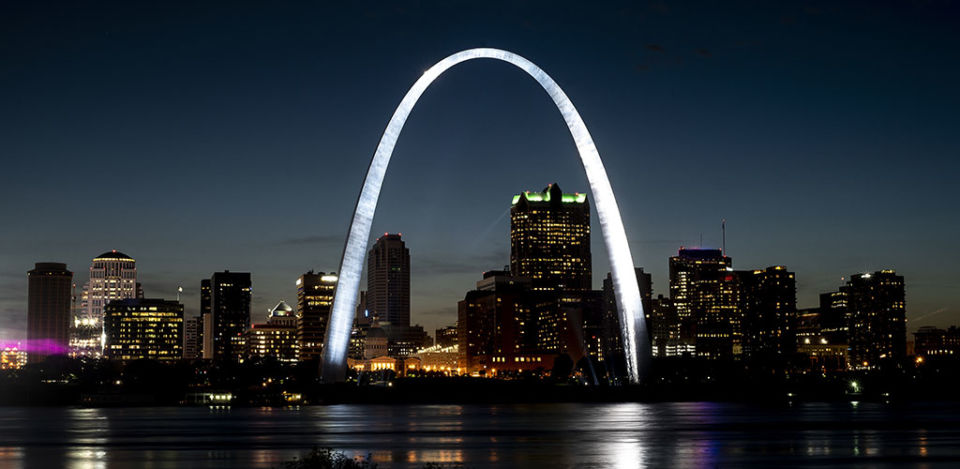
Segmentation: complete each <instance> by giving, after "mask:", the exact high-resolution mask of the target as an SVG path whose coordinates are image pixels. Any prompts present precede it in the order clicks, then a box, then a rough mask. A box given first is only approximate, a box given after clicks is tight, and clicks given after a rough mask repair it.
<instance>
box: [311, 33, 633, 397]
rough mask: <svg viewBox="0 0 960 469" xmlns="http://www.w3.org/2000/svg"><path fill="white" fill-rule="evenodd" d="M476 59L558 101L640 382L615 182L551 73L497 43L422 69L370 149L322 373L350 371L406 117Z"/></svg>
mask: <svg viewBox="0 0 960 469" xmlns="http://www.w3.org/2000/svg"><path fill="white" fill-rule="evenodd" d="M472 59H496V60H502V61H504V62H508V63H511V64H513V65H515V66H517V67H518V68H520V69H521V70H523V71H525V72H527V74H528V75H530V76H531V77H533V79H535V80H537V83H540V86H542V87H543V89H544V90H545V91H546V92H547V94H549V95H550V98H551V99H553V102H554V104H556V106H557V109H558V110H559V111H560V114H562V115H563V120H564V121H566V123H567V127H568V128H569V129H570V134H571V135H572V136H573V140H574V142H575V143H576V145H577V151H578V152H579V153H580V159H581V161H582V163H583V169H584V170H585V171H586V173H587V180H588V181H589V182H590V191H591V194H592V195H593V200H594V202H595V204H596V209H597V215H598V219H599V221H600V230H601V233H602V234H603V241H604V244H605V245H606V248H607V254H608V255H609V257H610V270H611V273H612V276H613V287H614V293H615V294H616V298H617V305H618V307H619V310H620V328H621V334H622V337H623V345H624V352H625V355H626V360H627V371H628V373H629V377H630V381H632V382H634V383H636V382H639V381H640V378H641V376H642V375H643V373H644V371H645V369H646V367H647V365H646V362H647V361H648V360H649V357H650V343H649V337H648V335H647V328H646V320H645V319H644V314H643V306H642V305H641V302H640V289H639V287H638V286H637V277H636V274H635V273H634V264H633V256H632V255H631V254H630V247H629V245H628V244H627V234H626V232H625V231H624V229H623V221H622V220H621V219H620V208H619V207H618V206H617V201H616V199H615V198H614V196H613V189H612V188H611V187H610V181H609V180H608V179H607V172H606V170H605V169H604V168H603V162H602V161H601V160H600V154H599V153H597V147H596V145H594V143H593V138H591V137H590V132H588V131H587V127H586V125H584V123H583V119H582V118H581V117H580V114H579V113H578V112H577V110H576V108H574V107H573V103H572V102H570V99H569V98H567V95H566V94H565V93H564V92H563V90H562V89H560V86H558V85H557V83H556V82H555V81H553V79H552V78H550V76H549V75H547V74H546V72H544V71H543V70H541V69H540V67H537V66H536V65H534V63H533V62H530V61H529V60H527V59H525V58H523V57H521V56H519V55H517V54H514V53H512V52H507V51H505V50H500V49H487V48H482V49H468V50H464V51H461V52H457V53H456V54H453V55H451V56H449V57H447V58H445V59H443V60H441V61H440V62H438V63H437V64H436V65H434V66H433V67H430V69H429V70H427V71H426V72H424V74H423V76H422V77H420V79H419V80H417V82H416V83H414V84H413V87H412V88H410V91H408V92H407V94H406V96H404V97H403V101H401V102H400V105H399V106H397V110H396V111H394V113H393V117H392V118H391V119H390V123H389V124H387V129H386V130H385V131H384V132H383V137H381V138H380V144H379V145H378V146H377V151H376V153H374V155H373V160H372V161H371V162H370V167H369V169H367V177H366V179H365V180H364V182H363V189H361V191H360V198H359V199H358V200H357V207H356V210H355V212H354V214H353V220H352V221H351V222H350V232H349V234H348V235H347V243H346V246H345V247H344V249H343V258H342V259H341V261H340V278H339V280H338V281H337V289H336V293H335V295H334V300H333V309H332V311H331V314H330V320H329V321H328V325H327V333H326V341H325V342H324V347H323V380H324V381H325V382H338V381H343V380H344V379H345V377H346V366H347V363H346V362H347V349H348V347H349V344H350V331H351V329H352V326H353V319H354V314H355V310H356V305H357V297H358V294H359V290H360V275H361V273H362V270H363V264H364V259H365V257H366V254H367V242H368V241H369V239H370V226H371V224H372V223H373V215H374V212H375V211H376V208H377V199H378V198H379V197H380V187H381V186H382V184H383V177H384V175H385V174H386V172H387V165H388V164H389V163H390V157H391V155H392V154H393V147H394V146H395V145H396V143H397V138H398V137H399V136H400V131H401V129H403V124H404V123H405V122H406V120H407V116H409V115H410V111H411V110H413V106H414V105H415V104H416V103H417V100H418V99H420V96H421V95H422V94H423V92H424V91H425V90H426V89H427V87H428V86H430V84H431V83H433V81H434V80H435V79H436V78H437V77H438V76H440V74H441V73H443V72H445V71H446V70H447V69H449V68H450V67H453V66H454V65H457V64H459V63H461V62H465V61H467V60H472Z"/></svg>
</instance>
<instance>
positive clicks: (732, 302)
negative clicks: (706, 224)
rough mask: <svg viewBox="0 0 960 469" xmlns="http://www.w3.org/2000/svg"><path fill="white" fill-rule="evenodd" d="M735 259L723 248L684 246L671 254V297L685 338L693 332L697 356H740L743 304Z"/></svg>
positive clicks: (712, 357) (710, 357) (720, 357)
mask: <svg viewBox="0 0 960 469" xmlns="http://www.w3.org/2000/svg"><path fill="white" fill-rule="evenodd" d="M737 296H738V288H737V279H736V275H735V274H734V272H733V267H732V261H731V260H730V258H729V257H727V256H724V255H723V253H722V252H721V251H720V250H719V249H686V248H680V251H679V252H678V253H677V255H676V256H674V257H671V258H670V299H671V300H673V304H674V306H675V307H676V308H677V317H678V319H679V320H680V323H681V334H682V335H683V336H684V337H682V338H683V339H688V338H689V337H688V335H689V334H693V336H694V343H695V347H696V356H697V357H700V358H708V359H729V358H735V357H739V355H740V353H741V343H740V316H741V313H740V308H739V305H738V298H737Z"/></svg>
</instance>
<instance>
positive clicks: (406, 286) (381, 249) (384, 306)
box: [367, 233, 410, 326]
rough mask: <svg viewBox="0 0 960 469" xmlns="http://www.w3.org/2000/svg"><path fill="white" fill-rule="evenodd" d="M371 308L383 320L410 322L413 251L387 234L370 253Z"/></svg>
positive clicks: (399, 323)
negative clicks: (411, 254) (411, 256)
mask: <svg viewBox="0 0 960 469" xmlns="http://www.w3.org/2000/svg"><path fill="white" fill-rule="evenodd" d="M367 309H368V310H369V312H370V314H372V315H374V316H376V317H377V318H378V319H379V320H380V322H381V323H383V322H389V323H390V324H392V325H394V326H409V325H410V251H409V250H408V249H407V247H406V245H405V244H404V243H403V239H401V238H400V234H388V233H384V235H383V236H381V237H380V238H378V239H377V242H376V244H374V245H373V249H371V250H370V253H369V254H368V255H367Z"/></svg>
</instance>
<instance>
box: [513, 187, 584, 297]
mask: <svg viewBox="0 0 960 469" xmlns="http://www.w3.org/2000/svg"><path fill="white" fill-rule="evenodd" d="M591 271H592V264H591V257H590V203H589V202H587V195H586V194H580V193H575V194H564V193H563V191H561V190H560V186H558V185H557V184H556V183H554V184H550V185H549V186H547V187H546V188H545V189H544V190H543V192H530V191H527V192H524V193H522V194H517V195H515V196H514V197H513V204H512V207H511V208H510V272H511V274H512V275H513V276H515V277H526V278H529V279H530V280H531V283H532V287H533V289H534V290H542V291H559V292H563V291H586V290H590V287H591V282H592V276H591Z"/></svg>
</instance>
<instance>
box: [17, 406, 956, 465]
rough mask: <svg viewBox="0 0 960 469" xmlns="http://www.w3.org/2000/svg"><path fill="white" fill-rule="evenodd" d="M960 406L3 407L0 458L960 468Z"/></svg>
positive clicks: (22, 461) (32, 461) (43, 461)
mask: <svg viewBox="0 0 960 469" xmlns="http://www.w3.org/2000/svg"><path fill="white" fill-rule="evenodd" d="M958 411H960V405H957V404H926V405H914V406H910V407H908V408H892V407H885V406H881V405H877V404H870V403H859V404H858V405H857V406H851V405H850V404H796V405H793V406H791V407H761V406H748V405H742V404H712V403H655V404H640V403H617V404H543V405H512V406H511V405H491V406H458V405H437V406H423V405H417V406H408V405H397V406H373V405H371V406H362V405H337V406H324V407H320V406H318V407H300V408H233V409H216V410H210V409H207V408H202V407H191V408H128V409H70V408H0V467H2V468H8V467H9V468H17V469H27V468H47V467H68V468H76V469H123V468H134V467H136V468H140V467H150V468H157V469H163V468H177V467H200V468H227V467H254V468H269V467H279V466H280V465H281V464H282V462H283V461H287V460H290V459H291V458H293V457H295V456H298V455H301V454H302V453H303V452H305V451H306V450H309V449H310V448H311V447H313V446H318V447H329V448H333V449H335V450H338V451H343V452H344V453H345V454H347V455H348V456H351V457H353V456H367V455H370V456H371V458H372V460H373V461H374V462H376V463H378V464H380V465H381V467H411V468H412V467H422V466H423V464H424V463H427V462H437V463H445V464H458V463H459V464H463V465H464V466H466V467H474V468H485V467H560V468H563V467H596V468H636V467H666V466H690V467H713V466H730V467H739V466H754V467H768V466H771V465H783V464H784V463H786V465H797V464H804V465H828V466H847V467H858V466H863V465H870V466H873V467H904V466H914V467H955V466H958V465H960V427H958V425H956V422H955V420H954V416H955V415H958Z"/></svg>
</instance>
